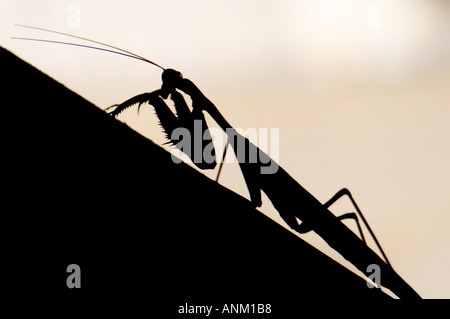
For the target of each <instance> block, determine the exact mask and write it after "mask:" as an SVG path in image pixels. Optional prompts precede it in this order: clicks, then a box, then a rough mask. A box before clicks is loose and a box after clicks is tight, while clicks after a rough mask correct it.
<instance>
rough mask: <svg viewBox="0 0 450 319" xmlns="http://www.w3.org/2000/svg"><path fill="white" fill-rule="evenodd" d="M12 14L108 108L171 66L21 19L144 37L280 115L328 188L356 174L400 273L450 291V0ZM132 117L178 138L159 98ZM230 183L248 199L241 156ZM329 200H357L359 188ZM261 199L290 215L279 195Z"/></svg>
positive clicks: (9, 17)
mask: <svg viewBox="0 0 450 319" xmlns="http://www.w3.org/2000/svg"><path fill="white" fill-rule="evenodd" d="M0 12H1V29H0V37H1V42H0V44H1V45H2V46H4V47H6V48H8V49H9V50H11V51H12V52H14V53H15V54H17V55H19V56H20V57H21V58H23V59H24V60H26V61H28V62H30V63H31V64H33V65H34V66H36V67H38V68H39V69H41V70H42V71H44V72H45V73H47V74H49V75H50V76H52V77H53V78H55V79H56V80H58V81H60V82H62V83H63V84H64V85H66V86H67V87H69V88H70V89H72V90H74V91H75V92H77V93H79V94H80V95H82V96H83V97H85V98H86V99H88V100H90V101H92V102H93V103H94V104H96V105H97V106H99V107H101V108H105V107H107V106H109V105H112V104H115V103H119V102H122V101H124V100H125V99H128V98H130V97H132V96H134V95H136V94H139V93H143V92H149V91H152V90H154V89H156V88H158V87H159V86H160V83H161V82H160V75H161V70H160V69H158V68H155V67H153V66H151V65H149V64H145V63H141V62H139V61H136V60H133V59H127V58H123V57H120V56H117V55H113V54H106V53H101V52H99V51H92V50H87V49H81V48H75V47H68V46H60V45H55V44H43V43H35V42H26V41H19V40H11V39H10V37H11V36H24V37H38V38H45V39H57V40H62V41H67V40H68V41H74V42H75V41H76V40H74V39H70V38H64V37H59V36H55V35H52V34H48V33H44V32H41V31H35V30H27V29H23V28H19V27H15V26H14V23H20V24H27V25H32V26H38V27H44V28H49V29H53V30H58V31H61V32H67V33H73V34H76V35H80V36H84V37H88V38H93V39H95V40H99V41H102V42H106V43H109V44H112V45H116V46H119V47H122V48H124V49H127V50H130V51H133V52H135V53H137V54H140V55H143V56H145V57H147V58H148V59H150V60H154V61H155V62H156V63H158V64H161V65H162V66H164V67H168V68H174V69H177V70H179V71H181V72H183V74H184V76H185V77H188V78H190V79H191V80H193V81H194V82H195V83H196V84H197V85H198V86H199V87H200V88H201V89H202V91H203V92H204V93H205V94H206V95H207V96H208V97H209V98H210V99H211V100H212V101H213V102H214V103H215V104H216V105H217V106H218V107H219V109H220V110H221V111H222V113H223V114H224V116H225V117H226V118H227V119H228V120H229V121H230V123H231V124H232V125H234V126H235V127H242V128H251V127H252V128H269V129H270V128H279V130H280V131H279V132H280V133H279V134H280V140H279V160H280V164H281V165H282V166H283V167H284V168H285V169H286V170H287V171H288V172H289V173H290V174H291V175H292V176H293V177H294V178H295V179H296V180H298V181H299V182H300V183H301V184H302V185H303V186H304V187H305V188H306V189H308V190H309V191H310V192H311V193H312V194H313V195H314V196H316V197H317V198H318V199H319V200H320V201H321V202H325V201H326V200H328V199H329V198H330V197H331V196H332V195H333V194H334V193H335V192H336V191H338V190H339V189H340V188H342V187H344V186H345V187H348V188H349V189H350V190H351V191H352V192H353V194H354V196H355V198H356V200H357V201H358V203H359V205H360V207H361V209H362V210H363V212H364V213H365V215H366V218H367V219H368V221H369V223H370V224H371V226H372V228H373V230H374V231H375V233H376V235H377V236H378V239H379V240H380V242H381V244H382V246H383V247H384V249H385V251H386V253H387V255H388V257H389V258H390V261H391V263H392V264H393V266H394V268H395V269H396V270H397V271H398V273H399V274H400V275H401V276H402V277H403V278H404V279H405V280H407V281H408V282H409V283H410V284H411V285H412V286H413V287H414V288H415V289H416V290H417V291H418V292H419V293H420V294H421V295H422V296H423V297H427V298H435V297H437V298H450V276H449V275H448V271H449V270H450V232H449V230H448V228H449V227H450V215H449V211H450V196H449V195H450V194H449V190H450V174H449V172H450V170H449V161H450V149H449V141H450V125H449V124H450V121H449V120H450V103H449V101H450V89H449V88H450V2H449V1H446V0H421V1H419V0H416V1H415V0H396V1H392V0H385V1H381V0H373V1H365V0H347V1H344V0H329V1H326V0H314V1H313V0H309V1H307V0H304V1H300V0H277V1H256V0H255V1H237V0H233V1H206V0H203V1H181V0H180V1H136V0H127V1H111V0H110V1H75V0H70V1H64V0H58V1H37V0H33V1H31V0H30V1H24V0H14V1H5V0H2V1H1V2H0ZM24 94H26V88H24ZM29 98H30V102H32V103H36V107H38V106H39V105H42V104H45V101H33V97H29ZM63 104H64V101H61V107H64V105H63ZM74 111H76V110H74ZM120 119H121V120H122V121H125V122H126V123H127V124H128V125H130V126H131V127H132V128H134V129H136V130H138V131H139V132H141V133H142V134H143V135H145V136H147V137H149V138H150V139H152V140H153V141H155V142H156V143H158V144H162V143H163V142H164V141H165V140H164V138H163V135H162V133H161V129H160V127H159V126H158V125H157V120H156V119H155V116H154V112H153V110H152V109H151V107H145V108H143V109H141V113H140V116H137V115H136V111H135V109H132V110H130V111H128V112H126V113H124V114H123V115H122V116H121V117H120ZM207 119H209V118H207ZM7 120H14V121H16V122H17V125H18V126H20V119H7ZM61 121H64V119H61ZM209 122H210V123H211V124H214V123H212V120H210V119H209ZM218 152H219V153H221V150H218ZM230 153H232V152H229V154H230ZM111 160H112V161H114V159H111ZM121 174H126V171H124V172H123V173H121ZM206 174H207V175H208V176H209V177H211V178H215V176H216V171H214V172H207V173H206ZM149 182H150V181H149ZM220 183H221V184H223V185H225V186H227V187H229V188H231V189H233V190H234V191H236V192H238V193H240V194H242V195H243V196H246V197H248V194H247V190H246V188H245V184H244V182H243V180H242V176H241V173H240V171H239V168H238V166H237V164H225V165H224V169H223V171H222V175H221V180H220ZM217 204H218V205H219V204H220V203H217ZM300 208H301V203H299V207H298V209H300ZM149 209H150V208H149ZM293 209H296V208H295V207H293ZM332 210H333V212H335V213H336V214H337V215H339V214H343V213H346V212H349V211H353V209H352V207H351V205H350V204H349V203H348V201H346V200H342V201H341V202H339V203H337V204H336V205H334V206H332ZM261 211H262V212H264V213H265V214H267V215H269V216H270V217H271V218H273V219H274V220H276V221H277V222H279V223H280V224H282V225H283V226H285V224H284V222H283V221H282V220H281V219H280V218H279V217H278V213H277V212H276V211H275V210H274V209H273V208H272V206H271V204H270V201H269V200H268V199H267V198H264V205H263V207H262V208H261ZM237 222H238V221H237ZM285 227H286V226H285ZM349 227H351V228H352V229H355V227H354V225H352V224H351V223H349ZM301 237H302V238H303V239H305V240H307V241H308V242H310V243H311V244H313V245H314V246H316V247H318V248H319V249H320V250H322V251H324V252H325V253H327V254H329V255H330V256H332V257H333V258H335V259H336V260H338V261H339V262H341V263H344V264H345V265H346V266H349V265H348V264H347V263H345V261H343V260H341V259H342V258H340V257H339V256H338V255H337V254H335V253H333V252H332V251H331V249H329V248H328V247H327V245H326V244H324V243H323V242H322V241H321V240H320V239H319V238H317V236H315V235H314V234H308V235H302V236H301ZM370 245H371V246H372V247H373V244H372V243H370ZM305 262H307V261H305ZM349 267H350V268H351V269H352V270H353V271H355V272H357V271H356V270H355V269H354V268H352V267H351V266H349ZM274 275H276V274H274Z"/></svg>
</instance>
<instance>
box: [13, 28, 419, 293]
mask: <svg viewBox="0 0 450 319" xmlns="http://www.w3.org/2000/svg"><path fill="white" fill-rule="evenodd" d="M17 26H20V27H25V28H31V29H37V30H41V31H46V32H51V33H56V34H60V35H64V36H70V37H73V38H77V39H81V40H85V41H89V42H92V43H96V44H99V45H102V46H105V47H108V48H109V49H105V48H100V47H94V46H88V45H81V44H75V43H68V42H60V41H52V40H44V39H34V38H18V37H14V39H21V40H31V41H41V42H46V43H57V44H65V45H73V46H80V47H84V48H90V49H96V50H102V51H106V52H110V53H115V54H120V55H123V56H127V57H130V58H134V59H138V60H141V61H144V62H147V63H150V64H152V65H154V66H156V67H158V68H160V69H162V70H163V73H162V85H161V88H160V89H157V90H155V91H152V92H150V93H143V94H139V95H136V96H135V97H132V98H130V99H128V100H126V101H125V102H123V103H121V104H116V105H113V106H111V107H109V108H107V110H111V109H112V111H110V112H109V114H110V115H111V116H113V117H116V116H118V115H119V114H120V113H121V112H123V111H124V110H126V109H128V108H130V107H131V106H133V105H138V108H137V110H138V111H139V108H140V107H141V106H142V105H143V104H145V103H148V104H150V105H151V106H153V108H154V109H155V111H156V115H157V116H158V118H159V120H160V124H161V126H162V127H163V130H164V132H165V133H166V136H167V138H168V140H169V142H171V143H173V144H174V145H175V146H177V145H178V142H179V136H178V137H177V136H176V134H175V136H174V134H173V133H174V132H175V131H176V130H177V129H179V128H183V129H185V130H187V131H188V132H190V133H192V132H193V130H194V126H195V123H196V122H197V123H200V124H201V127H202V128H204V130H203V131H202V133H203V137H204V138H203V139H202V141H201V142H200V143H202V144H201V145H200V146H199V145H197V147H200V148H201V149H204V148H205V147H207V146H208V145H210V146H211V145H212V151H211V158H210V159H209V160H207V161H206V160H200V161H198V160H196V161H193V162H194V164H195V165H197V166H198V167H199V168H200V169H213V168H214V167H215V166H216V157H215V150H214V146H213V141H212V138H211V136H210V134H209V131H208V126H207V123H206V120H205V117H204V114H203V112H207V113H208V114H209V115H210V116H211V117H212V119H214V121H215V122H216V123H217V124H218V125H219V126H220V128H221V129H222V130H223V131H224V132H226V134H227V136H228V144H230V145H231V146H232V148H233V150H234V152H235V153H236V155H239V154H238V150H239V148H240V147H243V148H244V149H245V150H247V152H245V153H244V156H237V158H238V163H239V166H240V168H241V171H242V174H243V177H244V179H245V182H246V184H247V188H248V191H249V194H250V201H251V203H252V204H253V206H255V207H260V206H261V204H262V200H261V190H262V191H264V193H265V194H266V195H267V196H268V198H269V199H270V200H271V202H272V204H273V206H274V207H275V208H276V210H277V211H278V212H279V214H280V216H281V217H282V218H283V220H284V221H285V222H286V224H287V225H288V226H289V227H290V228H292V229H293V230H294V231H296V232H298V233H300V234H304V233H307V232H309V231H314V232H315V233H317V234H318V235H319V236H320V237H322V238H323V239H324V240H325V241H326V242H327V243H328V245H329V246H330V247H332V248H333V249H334V250H336V251H337V252H338V253H340V254H341V255H342V256H343V257H344V258H345V259H347V260H348V261H349V262H351V263H352V264H353V265H354V266H355V267H356V268H357V269H359V271H361V272H362V273H363V274H366V272H367V271H368V269H369V266H372V265H377V266H378V267H379V269H380V272H381V285H382V286H383V287H386V288H388V289H390V290H391V291H392V292H393V293H394V294H396V295H397V296H398V297H399V298H409V299H418V298H420V296H419V295H418V294H417V292H416V291H414V289H413V288H411V287H410V286H409V285H408V284H407V283H406V282H405V281H404V280H403V279H402V278H401V277H400V276H399V275H398V274H397V273H396V272H395V271H394V269H393V268H392V266H391V264H390V263H389V260H388V259H387V257H386V255H385V253H384V251H383V249H382V248H381V245H380V244H379V242H378V240H377V239H376V237H375V235H374V233H373V231H372V230H371V228H370V226H369V225H368V223H367V221H366V220H365V218H364V216H363V214H362V213H361V210H360V209H359V207H358V205H357V204H356V202H355V200H354V198H353V196H352V195H351V193H350V191H349V190H348V189H345V188H344V189H342V190H340V191H339V192H338V193H337V194H336V195H334V196H333V197H332V198H331V199H330V200H329V201H327V202H326V203H324V204H321V203H320V202H319V201H318V200H317V199H316V198H315V197H314V196H313V195H311V194H310V193H309V192H308V191H307V190H306V189H304V188H303V187H302V186H301V185H300V184H299V183H298V182H297V181H296V180H295V179H294V178H292V177H291V176H290V175H289V174H288V173H287V172H286V171H285V170H284V169H283V168H282V167H280V166H279V165H278V164H277V163H276V162H275V161H274V160H273V159H272V158H270V157H269V156H268V155H267V154H266V153H264V152H263V151H262V150H260V149H259V148H258V147H257V146H255V145H254V144H253V143H251V142H250V141H249V140H248V139H247V138H246V137H245V136H243V135H241V134H239V133H238V132H236V130H235V129H234V128H233V127H232V126H231V124H229V123H228V121H227V120H226V119H225V118H224V117H223V115H222V114H221V113H220V112H219V110H218V109H217V107H216V106H215V105H214V104H213V103H212V102H211V101H210V100H209V99H208V98H207V97H206V96H205V95H204V94H203V93H202V92H201V91H200V89H199V88H198V87H197V86H196V85H195V84H194V83H193V82H192V81H191V80H189V79H187V78H184V77H183V75H182V74H181V73H180V72H178V71H176V70H173V69H166V68H163V67H162V66H160V65H158V64H156V63H154V62H152V61H150V60H148V59H146V58H144V57H141V56H139V55H137V54H134V53H132V52H129V51H126V50H123V49H120V48H118V47H114V46H112V45H109V44H105V43H101V42H99V41H94V40H90V39H87V38H82V37H79V36H75V35H71V34H67V33H62V32H57V31H53V30H48V29H43V28H37V27H31V26H25V25H17ZM181 92H182V93H184V94H186V95H188V96H189V97H190V98H191V100H192V111H191V110H190V108H189V106H188V104H187V103H186V101H185V99H184V97H183V94H182V93H181ZM169 97H170V99H171V100H172V101H173V103H174V106H175V110H176V115H175V114H174V113H173V112H172V111H171V110H170V108H169V107H168V105H167V104H166V102H165V100H167V99H168V98H169ZM228 144H227V145H228ZM226 149H227V147H225V152H226ZM250 154H257V156H256V160H255V158H253V160H250V159H249V155H250ZM187 155H188V156H189V157H191V159H192V154H191V153H189V152H187ZM224 155H225V153H224ZM223 157H224V156H223ZM268 167H272V168H273V167H275V168H276V169H274V170H270V173H267V172H266V173H265V172H264V169H267V168H268ZM219 172H220V169H219ZM342 196H348V197H349V199H350V201H351V203H352V204H353V206H354V207H355V209H356V211H357V213H358V216H359V217H360V218H361V219H362V221H363V222H364V224H365V226H366V228H367V230H368V231H369V233H370V235H371V236H372V238H373V240H374V242H375V243H376V245H377V247H378V249H379V250H380V252H381V255H382V256H383V258H384V260H383V259H382V258H381V257H380V256H378V254H377V253H375V252H374V251H373V250H372V249H370V248H369V247H368V246H367V244H366V241H365V238H364V235H363V231H362V229H361V226H360V224H359V222H358V218H357V215H356V214H355V213H349V214H345V215H343V216H341V217H336V216H334V214H333V213H331V212H330V211H329V210H328V208H329V207H330V206H331V205H332V204H333V203H335V202H336V201H337V200H338V199H340V198H341V197H342ZM345 218H353V219H355V220H356V222H357V225H358V229H359V232H360V235H361V238H359V237H358V236H357V235H356V234H355V233H354V232H352V231H351V230H350V229H349V228H348V227H347V226H346V225H345V224H344V223H342V222H341V220H342V219H345ZM298 219H299V220H301V223H300V224H299V223H298V221H297V220H298ZM292 254H295V252H292Z"/></svg>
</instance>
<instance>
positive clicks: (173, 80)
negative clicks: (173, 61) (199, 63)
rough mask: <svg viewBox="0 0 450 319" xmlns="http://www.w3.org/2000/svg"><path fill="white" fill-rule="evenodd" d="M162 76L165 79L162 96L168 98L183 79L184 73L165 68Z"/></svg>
mask: <svg viewBox="0 0 450 319" xmlns="http://www.w3.org/2000/svg"><path fill="white" fill-rule="evenodd" d="M161 77H162V81H163V83H162V86H161V96H162V97H163V98H164V99H166V98H167V97H168V96H169V94H170V93H171V92H173V91H174V90H175V89H176V87H177V86H178V84H179V82H180V81H181V80H182V79H183V74H181V72H178V71H175V70H173V69H165V70H164V72H163V74H162V76H161Z"/></svg>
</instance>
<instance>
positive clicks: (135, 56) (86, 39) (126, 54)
mask: <svg viewBox="0 0 450 319" xmlns="http://www.w3.org/2000/svg"><path fill="white" fill-rule="evenodd" d="M15 25H16V26H18V27H23V28H29V29H35V30H41V31H46V32H51V33H56V34H61V35H64V36H68V37H72V38H76V39H80V40H84V41H89V42H92V43H97V44H100V45H104V46H106V47H109V48H112V49H115V50H118V51H121V52H117V51H113V50H108V49H103V48H98V47H94V46H89V45H83V44H76V43H70V42H61V41H53V40H44V39H34V38H20V37H12V39H16V40H29V41H40V42H47V43H57V44H65V45H73V46H78V47H83V48H88V49H94V50H101V51H106V52H110V53H115V54H120V55H123V56H127V57H130V58H133V59H138V60H141V61H144V62H147V63H150V64H153V65H154V66H157V67H158V68H160V69H162V70H165V68H163V67H162V66H160V65H159V64H156V63H155V62H152V61H150V60H148V59H146V58H144V57H142V56H140V55H137V54H135V53H133V52H130V51H127V50H123V49H121V48H118V47H115V46H112V45H109V44H106V43H103V42H99V41H95V40H91V39H88V38H83V37H79V36H76V35H73V34H69V33H63V32H58V31H54V30H49V29H44V28H38V27H32V26H28V25H23V24H15ZM122 52H123V53H122Z"/></svg>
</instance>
